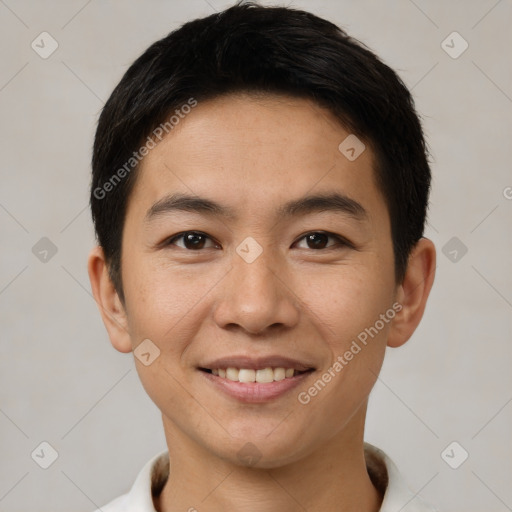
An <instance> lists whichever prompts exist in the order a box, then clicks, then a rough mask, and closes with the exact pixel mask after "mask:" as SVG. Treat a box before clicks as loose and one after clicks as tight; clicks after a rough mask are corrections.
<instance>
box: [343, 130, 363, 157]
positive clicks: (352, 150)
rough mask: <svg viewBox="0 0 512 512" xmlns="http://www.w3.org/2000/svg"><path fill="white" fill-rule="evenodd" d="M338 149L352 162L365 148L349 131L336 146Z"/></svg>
mask: <svg viewBox="0 0 512 512" xmlns="http://www.w3.org/2000/svg"><path fill="white" fill-rule="evenodd" d="M338 149H339V151H340V153H341V154H342V155H344V156H345V157H346V158H347V160H350V161H351V162H353V161H354V160H356V159H357V158H359V156H360V155H361V153H362V152H363V151H364V150H365V149H366V146H365V145H364V144H363V142H362V141H361V140H359V139H358V138H357V137H356V136H355V135H354V134H353V133H351V134H350V135H349V136H348V137H346V138H345V139H344V140H343V142H342V143H341V144H340V145H339V146H338Z"/></svg>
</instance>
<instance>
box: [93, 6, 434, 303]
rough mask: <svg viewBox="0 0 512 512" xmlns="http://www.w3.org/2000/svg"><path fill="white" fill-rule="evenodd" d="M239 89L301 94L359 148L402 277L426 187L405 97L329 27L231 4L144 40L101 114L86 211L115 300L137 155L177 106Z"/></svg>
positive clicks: (388, 72)
mask: <svg viewBox="0 0 512 512" xmlns="http://www.w3.org/2000/svg"><path fill="white" fill-rule="evenodd" d="M239 92H248V93H257V94H261V93H264V94H285V95H288V96H292V97H300V98H307V99H311V100H313V101H314V102H316V104H318V105H319V106H321V107H325V108H327V109H328V110H329V111H330V112H331V113H332V114H334V116H335V117H336V118H337V119H338V120H339V121H340V123H341V124H342V126H343V127H344V128H345V129H347V130H350V132H351V133H354V134H355V135H356V136H358V137H359V138H360V139H361V140H363V141H365V143H367V144H369V146H370V147H371V148H372V150H373V153H374V155H375V160H376V162H375V167H376V169H374V172H375V176H376V180H377V183H378V185H379V187H380V190H381V192H382V194H383V197H384V198H385V201H386V205H387V207H388V210H389V216H390V222H391V233H392V241H393V249H394V257H395V278H396V281H397V282H398V283H399V282H401V281H402V280H403V277H404V274H405V270H406V268H407V261H408V257H409V254H410V252H411V249H412V248H413V247H414V245H415V244H416V242H417V241H418V240H419V239H420V238H421V237H422V236H423V230H424V225H425V219H426V213H427V206H428V196H429V191H430V181H431V173H430V168H429V163H428V151H427V147H426V143H425V140H424V137H423V131H422V128H421V123H420V120H419V117H418V115H417V113H416V111H415V107H414V102H413V99H412V97H411V94H410V92H409V91H408V89H407V87H406V86H405V85H404V83H403V82H402V80H401V79H400V78H399V77H398V75H397V74H396V73H395V72H394V71H393V70H392V69H390V68H389V67H388V66H387V65H385V64H384V63H383V62H382V61H381V60H380V59H379V58H378V57H377V56H376V55H375V54H374V53H373V52H372V51H370V50H369V49H368V48H367V47H366V46H365V45H364V44H362V43H361V42H359V41H357V40H356V39H354V38H352V37H350V36H349V35H348V34H347V33H346V32H345V31H344V30H342V29H341V28H339V27H338V26H336V25H334V24H333V23H331V22H329V21H327V20H324V19H322V18H319V17H317V16H315V15H313V14H311V13H309V12H305V11H302V10H297V9H292V8H287V7H266V6H265V7H264V6H260V5H258V4H256V3H254V2H238V3H237V4H236V5H234V6H232V7H230V8H228V9H226V10H225V11H222V12H219V13H217V14H213V15H210V16H207V17H205V18H201V19H196V20H193V21H190V22H188V23H186V24H184V25H183V26H181V27H180V28H178V29H176V30H174V31H173V32H171V33H170V34H169V35H167V36H166V37H164V38H163V39H161V40H159V41H157V42H155V43H153V44H152V45H151V46H150V47H149V48H148V49H147V50H146V51H145V52H144V53H143V54H142V55H141V56H140V57H139V58H138V59H137V60H135V62H134V63H133V64H132V65H131V66H130V68H129V69H128V70H127V71H126V73H125V74H124V76H123V78H122V79H121V81H120V82H119V84H118V85H117V86H116V88H115V89H114V91H113V92H112V95H111V96H110V98H109V99H108V101H107V102H106V104H105V106H104V108H103V110H102V112H101V115H100V118H99V121H98V126H97V130H96V136H95V140H94V148H93V158H92V185H91V196H90V204H91V211H92V217H93V221H94V226H95V230H96V234H97V239H98V243H99V245H100V246H101V247H102V248H103V250H104V254H105V259H106V262H107V265H108V269H109V275H110V278H111V279H112V282H113V283H114V286H115V287H116V290H117V292H118V293H119V295H120V298H121V300H123V301H124V293H123V287H122V281H121V246H122V232H123V227H124V221H125V214H126V207H127V202H128V199H129V196H130V193H131V191H132V189H133V185H134V183H135V179H136V174H137V173H136V171H137V168H138V162H139V160H140V158H141V154H140V152H139V151H138V150H139V149H140V148H141V146H142V145H143V144H144V142H145V141H146V140H147V141H148V142H149V141H150V139H152V137H151V134H154V133H155V128H157V127H158V126H159V125H161V124H162V123H167V125H169V121H168V118H169V116H170V115H172V113H173V112H176V114H179V113H180V112H181V110H178V109H182V108H183V109H184V108H185V107H184V106H186V105H194V103H193V102H196V103H195V104H197V102H200V101H205V100H209V99H214V98H217V97H220V96H223V95H226V94H230V93H239ZM188 108H189V110H190V107H188ZM174 117H176V116H174ZM180 117H182V115H180ZM171 124H172V123H171ZM171 128H172V127H171ZM153 138H154V137H153ZM340 142H341V141H340ZM127 163H128V165H127ZM123 169H124V171H123Z"/></svg>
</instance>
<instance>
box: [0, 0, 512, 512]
mask: <svg viewBox="0 0 512 512" xmlns="http://www.w3.org/2000/svg"><path fill="white" fill-rule="evenodd" d="M230 4H231V3H230V2H224V1H222V0H207V1H206V0H189V1H186V2H185V1H151V2H142V1H130V2H121V1H104V0H103V1H102V0H90V1H88V2H87V1H85V0H74V1H66V2H64V1H60V2H59V1H45V2H30V1H22V0H19V1H15V0H3V1H1V0H0V38H1V42H2V44H1V45H0V53H1V63H2V65H1V71H0V111H1V113H2V115H1V117H2V123H1V128H0V130H1V131H0V141H1V144H2V151H1V188H0V227H1V233H2V244H1V250H0V258H1V260H0V263H1V264H0V315H1V332H2V334H1V338H0V379H1V382H0V461H1V469H0V511H1V512H4V511H9V512H18V511H29V510H30V511H50V510H51V511H53V512H61V511H62V512H63V511H66V512H69V511H70V510H74V511H76V512H80V511H90V510H92V509H94V508H95V506H96V505H102V504H104V503H106V502H107V501H110V500H111V499H112V498H114V497H115V496H118V495H119V494H121V493H123V492H126V491H127V490H128V488H129V487H130V486H131V484H132V482H133V480H134V478H135V476H136V474H137V473H138V471H139V470H140V468H141V467H142V465H143V464H144V463H145V462H146V461H147V460H148V459H149V458H150V457H152V456H153V455H154V454H156V453H157V452H159V451H160V450H163V449H165V441H164V436H163V431H162V426H161V420H160V415H159V411H158V410H157V409H156V407H155V406H154V404H153V403H152V402H151V401H150V400H149V398H148V397H147V396H146V395H145V392H144V391H143V389H142V386H141V385H140V383H139V381H138V377H137V374H136V371H135V368H134V363H133V355H132V354H128V355H123V354H120V353H118V352H116V351H115V350H114V349H113V348H112V347H111V345H110V342H109V340H108V337H107V335H106V332H105V330H104V327H103V324H102V322H101V320H100V316H99V313H98V311H97V307H96V304H95V302H94V300H93V299H92V298H91V294H90V287H89V282H88V277H87V272H86V258H87V255H88V252H89V249H90V248H91V247H92V245H93V243H94V236H93V230H92V224H91V220H90V214H89V211H88V208H87V203H88V184H89V171H90V169H89V162H90V149H91V145H92V137H93V133H94V128H95V123H96V121H97V117H98V113H99V111H100V110H101V108H102V105H103V103H104V101H105V100H106V99H107V98H108V96H109V94H110V92H111V91H112V88H113V87H114V85H115V84H116V83H117V81H118V80H119V79H120V78H121V76H122V74H123V73H124V71H125V70H126V69H127V67H128V66H129V64H130V63H131V62H132V61H133V60H134V59H135V57H137V56H138V55H139V54H140V53H141V52H142V51H143V50H144V49H145V48H146V47H147V46H148V45H149V44H150V43H152V42H153V41H154V40H156V39H158V38H161V37H163V36H164V35H166V34H167V33H168V32H169V31H170V30H172V29H174V28H175V27H177V26H179V25H180V24H182V23H183V22H185V21H187V20H189V19H191V18H194V17H199V16H204V15H208V14H211V13H213V12H214V11H216V10H221V9H223V8H224V7H226V6H227V5H230ZM292 5H294V6H297V7H301V8H304V9H307V10H311V11H313V12H315V13H317V14H319V15H321V16H324V17H326V18H328V19H330V20H332V21H334V22H335V23H337V24H339V25H341V26H343V27H344V28H346V29H347V30H348V31H349V33H350V34H351V35H353V36H355V37H357V38H359V39H360V40H362V41H363V42H365V43H366V44H367V45H369V46H370V47H371V48H373V49H374V50H375V51H376V52H377V53H378V54H379V55H380V56H381V57H382V58H383V59H384V60H385V61H386V62H387V63H388V64H389V65H391V66H392V67H393V68H395V69H396V70H397V71H398V72H399V73H400V75H401V76H402V78H403V79H404V81H405V82H406V84H407V85H408V86H409V87H411V88H412V89H413V93H414V95H415V98H416V102H417V107H418V110H419V111H420V112H421V113H422V115H423V118H424V125H425V129H426V134H427V137H428V140H429V144H430V147H431V151H432V169H433V173H434V188H433V194H432V206H431V211H430V222H429V227H428V230H427V235H428V236H429V237H430V238H432V240H433V241H434V242H435V243H436V246H437V248H438V267H437V279H436V283H435V285H434V289H433V292H432V295H431V299H430V303H429V306H428V308H427V311H426V314H425V317H424V320H423V322H422V324H421V325H420V327H419V329H418V330H417V332H416V334H415V335H414V337H413V338H412V340H411V341H410V342H409V343H407V344H406V345H405V346H404V347H403V348H400V349H394V350H388V354H387V356H388V357H387V360H386V361H385V365H384V368H383V371H382V374H381V376H380V379H379V381H378V382H377V384H376V387H375V389H374V391H373V393H372V395H371V401H370V409H369V414H368V424H367V431H366V439H367V440H368V441H370V442H372V443H374V444H376V445H377V446H379V447H381V448H382V449H384V450H385V451H387V452H388V453H389V455H390V456H391V457H392V458H393V459H394V460H395V462H396V463H397V465H398V467H399V468H400V470H401V472H402V473H403V474H404V475H405V477H406V479H407V481H408V482H409V484H410V487H411V488H412V489H413V490H414V491H415V492H419V493H420V494H421V495H422V496H423V497H424V498H425V499H426V500H427V501H431V502H433V503H435V504H436V505H437V507H438V508H439V509H440V510H444V511H465V512H476V511H484V510H485V511H486V512H501V511H506V510H512V486H511V485H510V484H511V476H512V440H511V435H510V431H511V423H512V421H511V420H512V404H511V401H512V372H511V371H510V366H511V356H512V343H511V338H512V336H511V334H512V325H511V324H512V320H511V319H512V315H511V313H512V283H511V281H512V271H511V269H510V262H511V253H512V251H511V249H512V229H510V228H511V217H512V200H511V199H510V198H512V189H511V188H507V187H512V173H511V172H510V165H511V164H510V162H511V160H512V154H511V144H510V136H511V129H510V128H511V123H510V121H511V117H512V98H511V96H512V85H511V78H512V65H511V63H510V48H511V47H512V31H511V29H510V27H511V22H512V2H511V1H510V0H502V1H496V0H488V1H487V0H485V1H451V2H446V1H441V0H439V1H421V0H415V1H414V2H413V1H411V0H393V1H385V2H381V1H376V0H374V1H360V2H355V1H332V0H331V1H325V0H324V1H314V2H313V1H306V0H303V1H298V0H296V1H295V2H293V4H292ZM43 31H46V32H48V33H50V34H51V36H52V37H53V38H54V39H55V40H56V41H57V42H58V45H59V46H58V49H57V50H56V51H55V52H54V53H53V54H52V55H51V56H50V57H48V58H47V59H43V58H41V57H40V56H39V54H38V53H36V52H35V51H34V50H33V49H32V48H31V42H32V41H33V40H35V41H36V43H37V42H38V41H39V44H40V46H41V43H40V38H38V36H39V34H40V33H41V32H43ZM453 31H457V32H458V33H459V34H460V35H461V36H462V37H463V38H464V40H466V41H467V42H468V43H469V47H468V49H467V50H466V51H465V52H464V53H462V55H460V56H459V57H458V58H452V57H451V56H450V55H449V54H448V53H447V52H446V51H445V50H444V49H443V47H442V41H443V40H445V39H446V37H447V36H448V35H449V34H451V33H452V32H453ZM461 44H463V42H462V40H460V39H457V36H456V38H455V39H453V37H452V38H451V39H450V38H449V39H448V40H447V42H446V43H445V48H446V45H448V48H446V49H448V50H449V51H451V52H452V54H453V52H455V51H459V50H460V49H461V48H462V46H461ZM449 46H452V47H453V48H451V49H450V48H449ZM45 48H46V49H48V48H49V43H48V40H46V43H45ZM507 48H508V50H507ZM507 196H508V198H507ZM42 237H47V238H49V239H50V240H51V241H52V243H53V244H55V246H56V248H57V253H56V254H55V255H53V256H52V254H51V252H50V253H48V254H47V255H44V254H43V253H39V254H37V250H34V252H36V254H34V252H33V250H32V248H33V246H34V245H35V244H36V243H37V242H38V241H39V240H40V239H41V238H42ZM453 237H457V240H455V241H452V242H450V244H449V245H448V246H446V244H447V243H448V242H449V241H450V240H451V239H452V238H453ZM461 244H464V246H465V247H467V253H466V254H464V255H463V254H462V252H463V251H462V250H461V249H462V248H463V246H462V245H461ZM37 247H39V246H36V248H37ZM443 247H446V248H445V250H444V252H445V253H446V255H445V254H444V253H443ZM454 250H455V251H457V252H456V253H454V252H453V251H454ZM450 253H451V254H450ZM45 256H46V259H47V261H41V258H43V260H44V257H45ZM455 256H456V260H455V261H452V260H453V259H454V257H455ZM43 441H46V442H48V443H50V444H51V445H52V446H53V447H54V448H55V449H56V450H57V452H58V458H57V460H56V461H55V462H54V463H53V464H52V465H51V466H50V467H49V468H48V469H46V470H44V469H42V468H41V467H39V465H38V464H36V462H35V460H33V458H31V453H32V452H33V451H34V450H36V448H38V447H39V445H40V443H41V442H43ZM453 441H457V443H459V445H460V446H459V445H457V446H456V447H455V449H454V450H453V451H451V450H448V454H449V457H448V458H447V457H446V455H445V457H444V459H443V457H442V455H441V454H442V452H443V451H444V450H445V448H446V447H447V446H448V445H449V444H450V443H452V442H453ZM39 450H40V449H39ZM462 450H466V451H467V452H468V453H469V457H468V459H467V460H466V461H465V462H464V463H463V464H462V465H460V467H458V469H452V468H451V467H450V466H449V465H448V464H447V462H446V461H447V460H449V461H450V463H451V464H452V465H456V463H458V462H460V460H461V456H462V454H463V452H462ZM36 453H38V451H37V450H36ZM34 459H36V460H38V459H37V457H36V456H34ZM397 512H398V511H397Z"/></svg>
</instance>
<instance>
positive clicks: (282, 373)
mask: <svg viewBox="0 0 512 512" xmlns="http://www.w3.org/2000/svg"><path fill="white" fill-rule="evenodd" d="M285 377H286V370H285V369H284V368H274V380H283V379H284V378H285Z"/></svg>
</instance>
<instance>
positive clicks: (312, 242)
mask: <svg viewBox="0 0 512 512" xmlns="http://www.w3.org/2000/svg"><path fill="white" fill-rule="evenodd" d="M329 238H331V239H333V240H334V241H335V243H334V244H331V245H328V240H329ZM302 240H305V241H306V244H307V247H299V248H300V249H333V248H335V247H340V248H343V247H353V245H352V244H351V243H350V242H349V241H348V240H345V239H344V238H342V237H341V236H338V235H335V234H333V233H326V232H323V231H312V232H311V233H307V234H306V235H304V236H302V237H301V238H300V239H299V241H302Z"/></svg>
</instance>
